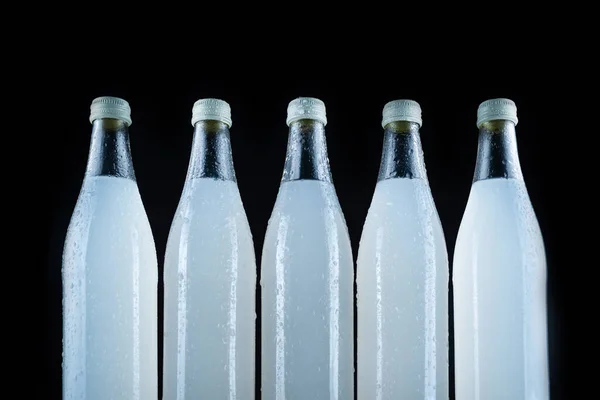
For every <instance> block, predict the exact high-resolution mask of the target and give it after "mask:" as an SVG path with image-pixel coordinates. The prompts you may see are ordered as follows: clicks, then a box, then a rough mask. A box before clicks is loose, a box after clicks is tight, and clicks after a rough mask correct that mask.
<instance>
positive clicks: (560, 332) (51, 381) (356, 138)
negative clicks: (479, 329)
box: [43, 73, 567, 400]
mask: <svg viewBox="0 0 600 400" xmlns="http://www.w3.org/2000/svg"><path fill="white" fill-rule="evenodd" d="M180 78H181V77H177V75H176V74H175V75H169V78H166V77H165V76H163V77H162V79H158V78H157V77H156V76H153V75H148V76H147V77H139V76H135V74H133V73H129V74H127V76H126V77H125V79H120V80H113V81H110V82H109V81H107V80H102V79H101V78H99V77H98V76H87V75H85V74H81V75H78V76H70V77H68V78H66V80H65V81H64V82H61V84H60V85H57V87H56V89H57V90H58V91H57V92H55V93H56V95H57V96H58V97H57V98H60V101H61V102H64V104H65V107H68V115H69V117H68V120H69V124H67V125H64V124H63V125H61V126H60V127H56V131H55V132H52V135H51V140H47V141H46V142H44V144H45V145H47V146H51V151H49V153H51V154H52V156H51V164H49V168H51V169H52V171H53V179H54V181H53V187H52V190H51V191H50V193H49V194H48V195H49V202H48V204H49V208H50V209H49V216H50V225H49V226H50V229H49V232H48V233H49V241H48V243H47V244H48V252H47V264H46V265H47V268H46V271H45V276H44V278H45V288H46V297H45V302H44V304H45V313H46V322H47V331H46V335H45V340H46V343H45V350H46V360H45V366H46V367H47V369H46V371H45V373H46V377H47V387H46V389H45V390H44V391H43V393H44V395H43V398H46V399H54V398H57V399H58V398H60V395H61V348H62V343H61V340H62V339H61V337H62V331H61V329H62V325H61V323H62V320H61V295H62V293H61V276H60V268H61V253H62V245H63V242H64V239H65V234H66V230H67V226H68V223H69V219H70V216H71V213H72V211H73V207H74V205H75V202H76V200H77V196H78V193H79V189H80V187H81V183H82V179H83V176H84V171H85V166H86V161H87V156H88V150H89V142H90V133H91V125H90V123H89V121H88V117H89V105H90V102H91V101H92V100H93V99H94V98H95V97H97V96H105V95H108V96H117V97H122V98H124V99H126V100H127V101H128V102H129V103H130V105H131V108H132V120H133V124H132V126H131V129H130V137H131V152H132V157H133V163H134V167H135V172H136V176H137V182H138V186H139V190H140V192H141V195H142V200H143V202H144V205H145V208H146V211H147V214H148V218H149V220H150V224H151V226H152V229H153V234H154V239H155V243H156V249H157V253H158V261H159V288H160V285H161V284H162V280H161V278H160V276H161V275H162V262H163V258H164V251H165V245H166V241H167V235H168V231H169V227H170V223H171V219H172V217H173V215H174V212H175V209H176V207H177V203H178V201H179V196H180V194H181V190H182V188H183V183H184V179H185V175H186V170H187V165H188V161H189V157H190V150H191V142H192V129H193V128H192V126H191V123H190V119H191V110H192V105H193V103H194V101H195V100H197V99H199V98H205V97H216V98H221V99H223V100H225V101H227V102H228V103H229V104H230V105H231V108H232V119H233V126H232V128H231V142H232V151H233V157H234V165H235V169H236V175H237V180H238V185H239V188H240V192H241V195H242V199H243V202H244V206H245V209H246V213H247V216H248V219H249V222H250V226H251V229H252V234H253V237H254V244H255V251H256V255H257V263H258V261H259V260H260V254H261V249H262V242H263V237H264V234H265V229H266V226H267V221H268V219H269V216H270V213H271V211H272V207H273V204H274V201H275V198H276V195H277V190H278V187H279V182H280V179H281V174H282V171H283V163H284V158H285V151H286V143H287V126H286V124H285V118H286V108H287V104H288V102H289V101H290V100H292V99H294V98H296V97H298V96H312V97H317V98H320V99H321V100H323V101H324V102H325V104H326V107H327V117H328V124H327V127H326V132H327V144H328V153H329V160H330V166H331V171H332V175H333V180H334V184H335V187H336V191H337V194H338V198H339V200H340V203H341V206H342V209H343V212H344V215H345V218H346V222H347V225H348V229H349V232H350V238H351V241H352V248H353V252H354V256H356V254H357V249H358V244H359V238H360V234H361V230H362V225H363V222H364V219H365V216H366V213H367V210H368V207H369V203H370V200H371V196H372V194H373V190H374V187H375V183H376V179H377V173H378V169H379V162H380V157H381V149H382V139H383V134H382V128H381V125H380V123H381V110H382V108H383V106H384V104H385V103H386V102H387V101H390V100H394V99H400V98H407V99H413V100H416V101H418V102H419V103H420V105H421V108H422V110H423V126H422V128H421V139H422V145H423V150H424V153H425V163H426V166H427V172H428V177H429V183H430V186H431V190H432V192H433V196H434V200H435V202H436V205H437V209H438V212H439V215H440V218H441V221H442V225H443V228H444V231H445V235H446V241H447V246H448V252H449V256H450V260H451V259H452V254H453V247H454V242H455V239H456V233H457V231H458V228H459V224H460V221H461V217H462V213H463V211H464V208H465V205H466V202H467V198H468V195H469V190H470V187H471V180H472V177H473V172H474V166H475V156H476V151H477V128H476V125H475V121H476V111H477V106H478V105H479V103H480V102H482V101H484V100H486V99H489V98H495V97H507V98H510V99H512V100H514V101H515V102H516V104H517V107H518V117H519V124H518V125H517V143H518V149H519V155H520V160H521V166H522V170H523V174H524V177H525V182H526V184H527V188H528V190H529V195H530V197H531V201H532V203H533V206H534V209H535V211H536V214H537V217H538V220H539V223H540V226H541V229H542V232H543V235H544V240H545V245H546V253H547V259H548V340H549V356H550V378H551V395H552V399H553V400H557V399H566V398H567V397H566V395H567V386H566V383H565V372H566V371H565V370H566V368H565V356H564V354H565V351H564V342H565V341H564V325H565V324H564V319H565V308H564V302H565V300H566V296H567V294H566V290H567V288H566V284H565V281H566V279H565V278H566V274H567V271H565V270H564V269H561V268H560V267H559V264H560V263H559V261H558V260H559V256H560V255H559V252H560V246H561V241H562V240H564V239H565V237H564V235H565V233H563V232H561V228H560V226H559V222H558V215H559V214H560V211H561V210H560V201H559V196H558V195H559V193H558V191H559V189H557V188H556V187H555V186H553V185H551V183H550V177H551V176H552V174H553V173H554V172H552V171H554V170H555V169H554V168H553V166H554V163H555V154H556V153H557V152H559V151H560V150H561V143H560V142H557V141H555V140H553V139H552V134H553V128H552V120H551V118H549V117H550V116H551V115H550V114H552V110H550V109H549V108H548V107H547V103H546V101H547V100H548V99H549V98H551V92H550V91H549V90H544V89H543V87H540V86H534V85H533V84H532V81H531V79H530V80H528V79H527V77H524V78H525V79H524V80H521V81H520V82H521V83H520V84H518V83H516V82H519V80H518V79H517V80H515V79H513V80H512V83H511V84H506V83H505V82H499V81H498V80H492V81H493V82H492V84H489V80H488V84H485V85H484V84H472V83H471V84H470V85H467V84H465V82H464V81H461V80H460V79H456V78H455V77H452V76H446V77H445V78H444V79H438V80H436V81H435V82H433V81H432V80H429V81H428V80H427V77H421V78H420V80H419V81H416V80H412V79H410V77H409V78H408V79H407V78H404V79H389V77H388V78H386V79H371V80H361V79H350V80H346V79H343V78H342V77H337V78H335V79H329V80H325V79H323V80H300V79H284V78H281V79H280V78H276V77H275V76H274V75H273V76H268V75H263V76H261V77H255V78H253V77H252V76H247V77H244V79H211V77H210V76H204V77H203V78H202V79H190V78H189V76H188V77H187V79H180ZM554 89H555V88H554ZM561 235H562V237H561ZM258 289H260V287H258ZM160 298H162V289H159V299H160ZM257 304H260V303H259V302H258V303H257ZM159 310H160V309H159ZM159 313H160V311H159ZM259 316H260V314H259ZM160 317H161V318H162V314H160ZM258 327H260V322H259V321H257V328H258ZM159 329H160V332H162V327H160V321H159ZM159 338H160V336H159ZM159 342H160V340H159ZM259 344H260V340H257V354H260V353H259V352H260V347H259ZM161 347H162V346H161ZM451 360H452V350H451ZM159 365H161V364H159ZM257 365H258V364H257ZM257 372H258V370H257ZM452 376H453V375H452V366H451V377H452ZM160 381H161V379H159V385H160V386H161V385H162V384H161V382H160ZM257 382H260V379H259V378H258V376H257ZM257 386H258V385H257ZM451 388H452V389H453V385H451ZM452 398H453V396H452Z"/></svg>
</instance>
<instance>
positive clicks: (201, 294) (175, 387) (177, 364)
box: [163, 121, 256, 400]
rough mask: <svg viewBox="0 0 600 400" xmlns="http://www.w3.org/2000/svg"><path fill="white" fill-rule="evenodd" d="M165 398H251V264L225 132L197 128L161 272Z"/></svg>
mask: <svg viewBox="0 0 600 400" xmlns="http://www.w3.org/2000/svg"><path fill="white" fill-rule="evenodd" d="M164 289H165V290H164V298H165V300H164V316H165V318H164V338H163V343H164V369H163V398H164V399H178V400H184V399H197V398H207V399H238V400H243V399H254V393H255V388H254V379H255V357H254V355H255V319H256V310H255V303H256V302H255V290H256V261H255V255H254V245H253V241H252V234H251V231H250V226H249V224H248V220H247V218H246V213H245V210H244V207H243V203H242V199H241V197H240V193H239V189H238V186H237V183H236V180H235V174H234V170H233V162H232V157H231V147H230V142H229V131H228V128H227V127H226V126H225V125H224V124H222V123H218V122H216V121H203V122H199V123H198V124H197V125H196V132H195V137H194V145H193V149H192V156H191V160H190V166H189V169H188V176H187V179H186V183H185V186H184V189H183V193H182V196H181V200H180V202H179V205H178V208H177V211H176V214H175V217H174V219H173V222H172V225H171V230H170V232H169V238H168V241H167V248H166V253H165V269H164Z"/></svg>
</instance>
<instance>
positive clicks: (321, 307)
mask: <svg viewBox="0 0 600 400" xmlns="http://www.w3.org/2000/svg"><path fill="white" fill-rule="evenodd" d="M351 252H352V250H351V247H350V240H349V237H348V232H347V228H346V224H345V221H344V217H343V215H342V213H341V209H340V207H339V204H338V202H337V198H336V196H335V192H334V188H333V186H332V184H331V183H328V182H319V181H316V180H301V181H293V182H284V183H282V185H281V187H280V190H279V194H278V197H277V200H276V203H275V207H274V210H273V214H272V216H271V218H270V220H269V225H268V228H267V233H266V236H265V246H264V248H263V255H262V260H263V261H262V274H261V286H262V305H263V308H262V330H261V332H262V370H261V371H262V396H263V398H264V399H277V400H283V399H296V398H303V399H304V398H306V399H345V398H351V397H352V396H353V369H354V365H353V340H354V338H353V336H352V330H353V328H352V327H353V293H352V291H353V290H352V289H353V288H352V286H353V285H352V280H353V265H352V264H353V263H352V254H351Z"/></svg>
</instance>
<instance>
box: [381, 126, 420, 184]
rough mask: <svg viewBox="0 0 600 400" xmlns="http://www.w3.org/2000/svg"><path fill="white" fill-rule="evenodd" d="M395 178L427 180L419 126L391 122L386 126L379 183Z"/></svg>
mask: <svg viewBox="0 0 600 400" xmlns="http://www.w3.org/2000/svg"><path fill="white" fill-rule="evenodd" d="M393 178H408V179H427V172H426V171H425V162H424V158H423V149H422V148H421V136H420V135H419V124H417V123H415V122H408V121H395V122H390V123H389V124H387V125H386V126H385V132H384V137H383V152H382V155H381V165H380V167H379V176H378V178H377V181H383V180H385V179H393Z"/></svg>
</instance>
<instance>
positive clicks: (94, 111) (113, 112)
mask: <svg viewBox="0 0 600 400" xmlns="http://www.w3.org/2000/svg"><path fill="white" fill-rule="evenodd" d="M100 118H114V119H120V120H123V121H125V122H127V125H131V108H130V107H129V103H128V102H127V101H125V100H123V99H120V98H118V97H110V96H102V97H96V98H95V99H94V100H92V104H91V105H90V122H91V123H94V121H95V120H97V119H100Z"/></svg>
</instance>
